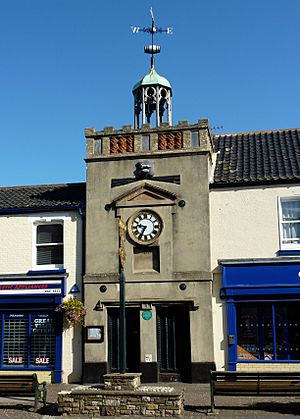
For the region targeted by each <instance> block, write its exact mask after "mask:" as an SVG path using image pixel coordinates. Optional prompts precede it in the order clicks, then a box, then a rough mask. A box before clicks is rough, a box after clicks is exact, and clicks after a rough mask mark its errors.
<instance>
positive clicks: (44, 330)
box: [1, 314, 56, 369]
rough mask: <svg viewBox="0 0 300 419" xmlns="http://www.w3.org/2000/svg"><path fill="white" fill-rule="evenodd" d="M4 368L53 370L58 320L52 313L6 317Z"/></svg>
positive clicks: (4, 328)
mask: <svg viewBox="0 0 300 419" xmlns="http://www.w3.org/2000/svg"><path fill="white" fill-rule="evenodd" d="M2 325H3V353H2V357H1V358H2V359H1V365H2V367H4V368H18V369H19V368H39V367H46V368H53V367H54V364H55V348H56V333H55V319H54V318H53V317H52V316H51V315H50V314H3V315H2Z"/></svg>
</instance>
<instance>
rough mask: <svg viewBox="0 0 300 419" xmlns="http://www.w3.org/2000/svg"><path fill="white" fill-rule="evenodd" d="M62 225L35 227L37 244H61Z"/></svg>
mask: <svg viewBox="0 0 300 419" xmlns="http://www.w3.org/2000/svg"><path fill="white" fill-rule="evenodd" d="M62 242H63V226H62V224H50V225H40V226H38V227H37V243H38V244H43V243H62Z"/></svg>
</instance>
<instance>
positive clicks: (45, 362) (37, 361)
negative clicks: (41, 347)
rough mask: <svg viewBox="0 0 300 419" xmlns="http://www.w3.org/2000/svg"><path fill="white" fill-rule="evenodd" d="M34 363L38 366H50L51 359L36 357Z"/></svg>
mask: <svg viewBox="0 0 300 419" xmlns="http://www.w3.org/2000/svg"><path fill="white" fill-rule="evenodd" d="M34 363H35V364H36V365H48V364H50V358H49V357H46V356H42V357H38V356H37V357H36V358H34Z"/></svg>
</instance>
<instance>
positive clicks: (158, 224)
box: [128, 211, 162, 244]
mask: <svg viewBox="0 0 300 419" xmlns="http://www.w3.org/2000/svg"><path fill="white" fill-rule="evenodd" d="M161 229H162V221H161V218H160V217H159V216H158V215H157V214H156V213H154V212H152V211H140V212H139V213H138V214H135V215H134V216H133V217H132V218H131V219H130V222H129V230H128V231H129V233H130V234H129V235H130V237H131V238H132V239H133V240H135V241H137V242H138V243H141V244H149V243H152V242H153V241H155V240H156V239H157V238H158V236H159V235H160V233H161Z"/></svg>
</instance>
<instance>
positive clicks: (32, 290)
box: [0, 279, 63, 295]
mask: <svg viewBox="0 0 300 419" xmlns="http://www.w3.org/2000/svg"><path fill="white" fill-rule="evenodd" d="M62 285H63V280H62V279H54V280H45V279H43V280H38V279H36V280H28V281H0V295H28V294H62Z"/></svg>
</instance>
